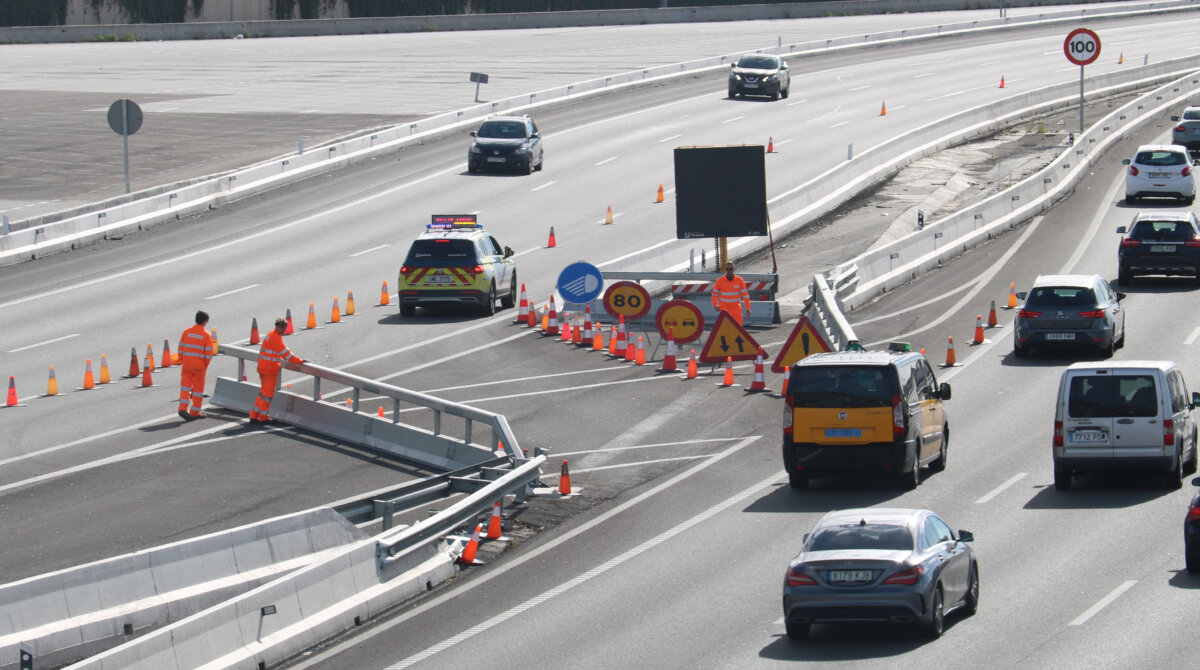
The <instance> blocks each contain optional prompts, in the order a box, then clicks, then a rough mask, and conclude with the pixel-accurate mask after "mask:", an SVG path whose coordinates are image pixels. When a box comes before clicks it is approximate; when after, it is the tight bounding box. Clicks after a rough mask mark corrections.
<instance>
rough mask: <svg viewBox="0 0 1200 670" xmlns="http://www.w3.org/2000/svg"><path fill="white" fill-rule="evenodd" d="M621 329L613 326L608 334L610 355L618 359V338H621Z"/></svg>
mask: <svg viewBox="0 0 1200 670" xmlns="http://www.w3.org/2000/svg"><path fill="white" fill-rule="evenodd" d="M620 332H621V331H620V329H619V328H618V327H617V324H615V323H614V324H613V325H612V331H611V332H609V334H608V355H609V356H612V357H614V358H615V357H616V355H617V337H619V333H620Z"/></svg>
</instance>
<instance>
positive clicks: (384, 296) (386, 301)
mask: <svg viewBox="0 0 1200 670" xmlns="http://www.w3.org/2000/svg"><path fill="white" fill-rule="evenodd" d="M379 304H380V306H383V305H390V304H392V298H391V296H389V295H388V290H387V280H386V279H385V280H383V288H381V289H379Z"/></svg>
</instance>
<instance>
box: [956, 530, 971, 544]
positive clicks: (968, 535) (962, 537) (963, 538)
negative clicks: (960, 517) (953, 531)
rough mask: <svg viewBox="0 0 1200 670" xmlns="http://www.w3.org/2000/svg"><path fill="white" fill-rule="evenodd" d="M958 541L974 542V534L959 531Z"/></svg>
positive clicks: (967, 531)
mask: <svg viewBox="0 0 1200 670" xmlns="http://www.w3.org/2000/svg"><path fill="white" fill-rule="evenodd" d="M958 541H959V542H974V541H975V533H972V532H971V531H969V530H960V531H958Z"/></svg>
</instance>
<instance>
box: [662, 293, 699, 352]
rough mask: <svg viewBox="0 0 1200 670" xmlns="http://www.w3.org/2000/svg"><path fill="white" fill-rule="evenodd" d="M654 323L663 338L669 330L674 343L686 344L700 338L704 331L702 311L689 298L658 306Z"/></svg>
mask: <svg viewBox="0 0 1200 670" xmlns="http://www.w3.org/2000/svg"><path fill="white" fill-rule="evenodd" d="M654 325H655V326H657V327H658V334H659V335H662V336H663V339H666V337H667V333H668V331H669V332H670V334H671V336H672V337H673V338H674V340H675V343H676V344H687V343H688V342H693V341H695V340H698V339H700V334H701V333H702V332H703V331H704V313H703V312H701V311H700V308H699V307H697V306H696V303H694V302H692V301H690V300H671V301H670V302H664V303H663V304H662V307H659V308H658V312H656V313H655V316H654Z"/></svg>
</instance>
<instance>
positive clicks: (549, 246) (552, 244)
mask: <svg viewBox="0 0 1200 670" xmlns="http://www.w3.org/2000/svg"><path fill="white" fill-rule="evenodd" d="M556 246H558V245H557V243H555V241H554V226H550V239H549V240H547V241H546V248H547V249H553V248H554V247H556Z"/></svg>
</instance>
